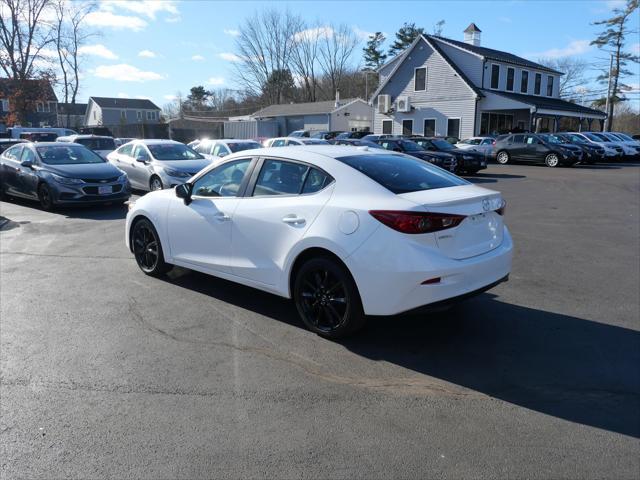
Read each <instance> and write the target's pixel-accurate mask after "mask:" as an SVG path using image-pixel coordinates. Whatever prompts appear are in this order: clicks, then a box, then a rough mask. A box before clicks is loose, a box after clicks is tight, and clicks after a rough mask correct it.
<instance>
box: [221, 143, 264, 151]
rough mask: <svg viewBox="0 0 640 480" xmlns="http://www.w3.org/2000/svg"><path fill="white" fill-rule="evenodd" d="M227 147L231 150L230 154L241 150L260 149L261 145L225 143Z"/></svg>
mask: <svg viewBox="0 0 640 480" xmlns="http://www.w3.org/2000/svg"><path fill="white" fill-rule="evenodd" d="M227 147H229V150H231V152H232V153H235V152H240V151H242V150H253V149H254V148H262V145H260V144H259V143H258V142H236V143H230V142H227Z"/></svg>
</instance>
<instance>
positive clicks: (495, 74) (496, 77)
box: [491, 64, 500, 89]
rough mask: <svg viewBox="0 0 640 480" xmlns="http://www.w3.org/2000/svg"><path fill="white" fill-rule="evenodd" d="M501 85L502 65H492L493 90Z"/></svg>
mask: <svg viewBox="0 0 640 480" xmlns="http://www.w3.org/2000/svg"><path fill="white" fill-rule="evenodd" d="M499 85H500V65H495V64H494V65H491V88H493V89H497V88H498V86H499Z"/></svg>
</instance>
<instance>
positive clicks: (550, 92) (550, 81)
mask: <svg viewBox="0 0 640 480" xmlns="http://www.w3.org/2000/svg"><path fill="white" fill-rule="evenodd" d="M547 97H553V77H552V76H551V75H549V76H548V77H547Z"/></svg>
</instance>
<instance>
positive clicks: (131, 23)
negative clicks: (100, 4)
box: [85, 10, 148, 32]
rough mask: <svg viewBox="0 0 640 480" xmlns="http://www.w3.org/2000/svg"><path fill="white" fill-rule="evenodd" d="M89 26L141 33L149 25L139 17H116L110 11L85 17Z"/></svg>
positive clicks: (98, 12) (93, 13)
mask: <svg viewBox="0 0 640 480" xmlns="http://www.w3.org/2000/svg"><path fill="white" fill-rule="evenodd" d="M85 21H86V22H87V25H91V26H94V27H110V28H116V29H121V28H124V29H129V30H133V31H136V32H137V31H140V30H142V29H143V28H145V27H146V26H147V25H148V24H147V22H145V21H144V20H143V19H141V18H139V17H129V16H125V15H116V14H114V13H111V12H108V11H102V10H100V11H97V12H91V13H90V14H89V15H87V16H86V17H85Z"/></svg>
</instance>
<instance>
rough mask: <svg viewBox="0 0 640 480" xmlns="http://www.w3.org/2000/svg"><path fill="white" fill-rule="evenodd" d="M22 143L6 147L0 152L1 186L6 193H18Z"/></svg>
mask: <svg viewBox="0 0 640 480" xmlns="http://www.w3.org/2000/svg"><path fill="white" fill-rule="evenodd" d="M23 148H24V147H23V146H22V145H15V146H13V147H10V148H8V149H7V150H5V152H4V153H3V154H2V159H1V160H0V161H1V162H2V179H1V181H2V182H3V188H4V189H5V191H6V192H7V193H14V194H20V188H19V186H18V185H19V183H18V182H19V180H18V179H19V174H20V162H21V161H22V160H20V157H21V155H22V150H23Z"/></svg>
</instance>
